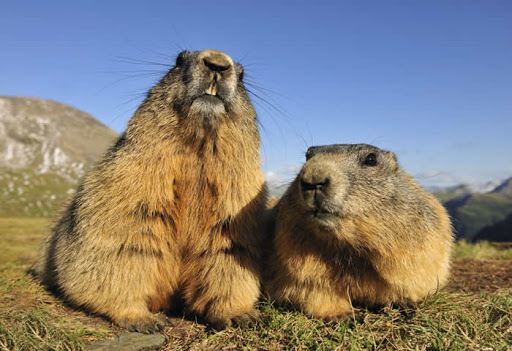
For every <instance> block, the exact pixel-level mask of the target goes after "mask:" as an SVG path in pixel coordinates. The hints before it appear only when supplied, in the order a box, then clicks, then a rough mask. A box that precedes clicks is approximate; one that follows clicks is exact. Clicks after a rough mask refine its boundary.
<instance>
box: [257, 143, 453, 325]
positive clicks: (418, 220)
mask: <svg viewBox="0 0 512 351" xmlns="http://www.w3.org/2000/svg"><path fill="white" fill-rule="evenodd" d="M277 206H278V207H277V218H276V224H275V237H274V243H273V250H272V253H271V255H270V259H269V263H268V264H269V269H268V271H269V277H268V280H267V281H266V282H265V289H266V291H267V292H268V294H269V295H270V297H271V298H272V299H274V300H275V301H277V302H286V303H291V304H294V305H296V306H298V307H300V308H301V309H302V310H303V311H304V312H306V313H307V314H309V315H311V316H314V317H317V318H320V319H324V320H328V321H335V320H339V319H343V318H346V317H348V316H350V315H351V314H352V311H353V307H352V303H351V302H355V303H358V304H363V305H367V306H373V307H376V306H383V305H388V304H395V305H406V304H410V303H415V302H417V301H420V300H421V299H423V298H425V297H427V296H428V295H429V294H433V293H435V292H436V291H437V290H438V289H439V288H440V287H442V286H443V285H444V284H445V282H446V280H447V277H448V273H449V267H450V253H451V249H452V244H453V234H452V227H451V223H450V220H449V217H448V215H447V213H446V211H445V209H444V208H443V207H442V206H441V204H440V203H439V201H437V200H436V199H435V198H434V197H433V196H432V195H431V194H429V193H428V192H426V191H425V190H423V189H422V188H421V187H420V186H419V185H418V184H416V182H414V180H413V179H412V178H411V177H410V176H409V175H408V174H407V173H406V172H405V171H404V170H403V169H402V168H400V166H399V165H398V163H397V160H396V157H395V154H394V153H392V152H389V151H384V150H381V149H379V148H377V147H374V146H371V145H366V144H355V145H327V146H316V147H310V148H309V149H308V151H307V153H306V163H305V164H304V166H303V167H302V170H301V171H300V174H299V175H298V176H297V178H296V179H295V181H294V182H293V183H292V184H291V185H290V187H289V189H288V190H287V192H286V193H285V194H284V195H283V197H282V199H281V201H280V203H279V204H278V205H277Z"/></svg>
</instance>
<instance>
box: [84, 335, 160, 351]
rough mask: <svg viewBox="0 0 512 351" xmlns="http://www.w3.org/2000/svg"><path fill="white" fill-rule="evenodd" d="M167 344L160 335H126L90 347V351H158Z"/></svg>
mask: <svg viewBox="0 0 512 351" xmlns="http://www.w3.org/2000/svg"><path fill="white" fill-rule="evenodd" d="M164 343H165V337H164V336H163V335H160V334H142V333H124V334H120V335H119V336H118V337H117V338H115V339H107V340H101V341H98V342H95V343H94V344H92V345H90V346H89V348H88V349H87V350H88V351H110V350H113V351H142V350H144V351H146V350H158V348H159V347H161V346H162V345H163V344H164Z"/></svg>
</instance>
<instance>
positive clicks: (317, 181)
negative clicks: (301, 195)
mask: <svg viewBox="0 0 512 351" xmlns="http://www.w3.org/2000/svg"><path fill="white" fill-rule="evenodd" d="M300 186H301V188H302V191H311V190H317V191H325V189H326V188H327V187H328V186H329V178H314V179H308V180H305V179H304V178H302V179H301V180H300Z"/></svg>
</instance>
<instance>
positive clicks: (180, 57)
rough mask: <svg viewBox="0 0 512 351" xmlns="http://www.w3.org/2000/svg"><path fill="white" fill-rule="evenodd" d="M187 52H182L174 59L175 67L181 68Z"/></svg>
mask: <svg viewBox="0 0 512 351" xmlns="http://www.w3.org/2000/svg"><path fill="white" fill-rule="evenodd" d="M187 52H188V51H182V52H181V53H180V54H179V55H178V57H176V66H181V65H183V63H184V62H185V55H186V54H187Z"/></svg>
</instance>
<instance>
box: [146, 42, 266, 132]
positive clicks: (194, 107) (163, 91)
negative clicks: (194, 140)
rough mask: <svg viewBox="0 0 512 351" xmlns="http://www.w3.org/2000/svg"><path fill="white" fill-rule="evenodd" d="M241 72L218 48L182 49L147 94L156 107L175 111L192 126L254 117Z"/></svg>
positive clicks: (213, 124)
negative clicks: (174, 61)
mask: <svg viewBox="0 0 512 351" xmlns="http://www.w3.org/2000/svg"><path fill="white" fill-rule="evenodd" d="M243 74H244V70H243V67H242V66H241V65H240V64H238V63H235V62H233V60H232V59H231V57H229V56H228V55H226V54H224V53H222V52H220V51H215V50H204V51H183V52H182V53H180V54H179V55H178V57H177V58H176V64H175V66H174V67H173V68H172V69H171V70H170V71H169V72H168V73H167V74H166V75H165V76H164V77H163V78H162V79H161V81H160V82H159V83H158V84H157V85H156V86H155V87H154V88H153V89H151V91H150V96H151V95H154V96H155V97H156V102H157V103H158V104H159V106H158V109H159V110H165V109H166V108H167V109H172V110H174V111H175V112H177V116H178V118H179V123H185V124H187V125H190V126H191V127H192V126H193V127H196V128H200V127H208V128H215V127H216V126H217V125H218V124H219V123H221V122H222V121H223V120H225V119H237V118H242V117H243V118H245V119H248V120H254V119H255V117H256V114H255V112H254V109H253V107H252V105H251V102H250V100H249V97H248V96H247V92H246V90H245V87H244V84H243ZM172 115H176V113H174V114H172ZM165 122H166V121H161V123H165Z"/></svg>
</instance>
